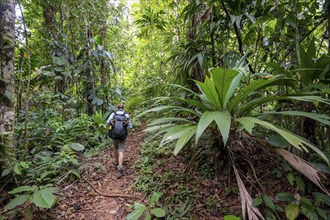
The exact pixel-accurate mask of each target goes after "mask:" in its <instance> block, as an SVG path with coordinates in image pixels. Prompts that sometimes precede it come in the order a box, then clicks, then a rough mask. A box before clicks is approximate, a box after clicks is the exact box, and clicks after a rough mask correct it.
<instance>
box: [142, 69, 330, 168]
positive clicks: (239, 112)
mask: <svg viewBox="0 0 330 220" xmlns="http://www.w3.org/2000/svg"><path fill="white" fill-rule="evenodd" d="M211 76H212V78H208V77H206V79H205V82H204V83H202V82H196V83H197V85H198V86H199V88H200V90H201V94H197V93H195V92H193V91H191V90H188V89H186V91H188V92H189V93H190V94H191V96H195V97H198V98H199V101H195V100H192V99H182V98H179V97H170V98H167V97H166V98H165V97H161V98H159V100H160V101H163V100H180V101H182V102H185V103H186V104H188V105H190V107H188V108H184V107H181V106H171V105H167V106H159V107H154V108H152V109H150V110H148V111H145V112H144V113H142V114H141V115H143V114H146V113H148V112H160V111H172V112H178V113H180V114H181V115H189V114H191V115H194V116H195V117H198V118H199V120H198V121H197V122H196V120H185V119H181V118H182V117H177V118H175V117H173V118H166V119H162V120H157V121H155V122H153V123H152V124H151V127H150V128H148V129H147V131H155V130H160V132H159V133H158V134H164V135H163V140H162V142H161V144H164V143H169V142H170V141H173V140H177V142H176V146H175V150H174V152H175V154H177V153H178V152H179V151H180V150H181V149H182V148H183V146H184V145H185V144H186V143H188V141H189V140H190V139H191V138H192V137H193V135H196V142H198V139H199V137H200V136H201V135H202V133H203V132H204V131H205V129H206V128H208V127H212V126H211V123H212V122H213V121H215V122H216V125H217V129H218V130H219V131H220V133H221V135H222V140H223V143H224V144H226V143H227V140H228V136H229V130H230V129H231V128H232V129H234V130H238V129H239V127H238V124H237V122H239V123H240V124H241V125H242V126H243V128H244V129H246V130H247V131H248V132H249V133H250V134H252V129H253V128H254V127H255V125H256V124H258V125H259V126H262V127H263V128H266V129H269V130H272V131H274V132H276V133H278V134H279V135H281V136H282V137H283V138H284V139H285V140H286V141H288V142H289V143H290V144H291V145H292V146H294V147H296V148H298V149H299V150H307V149H306V148H305V146H308V147H309V148H311V149H313V150H314V151H315V152H317V153H318V154H319V155H320V156H321V157H322V158H323V159H324V160H325V161H326V162H327V163H328V159H327V158H326V157H325V155H324V154H323V153H322V152H321V151H320V150H318V149H317V148H316V147H315V146H314V145H312V144H311V143H309V142H307V141H305V140H304V139H303V138H301V137H299V136H297V135H294V134H292V133H291V132H289V131H287V130H285V129H283V128H280V127H277V126H275V125H273V124H272V123H269V122H266V121H263V120H260V119H258V118H257V117H242V116H251V115H252V114H253V113H254V112H253V111H254V110H255V109H256V108H257V107H258V106H260V105H261V104H264V103H267V102H272V101H276V100H280V99H283V100H297V99H299V100H304V101H310V99H309V98H306V97H305V96H299V95H298V96H297V95H296V96H267V97H262V95H263V93H262V92H263V89H265V88H267V87H271V86H274V85H282V84H283V83H290V82H292V81H293V79H291V78H283V77H281V76H278V77H273V78H271V79H257V80H255V81H253V82H252V83H250V84H249V85H247V86H245V87H243V88H241V89H240V91H238V92H237V94H235V96H234V95H233V94H234V92H235V89H237V87H238V85H239V81H240V78H241V76H242V73H240V72H239V71H237V70H230V71H225V70H222V69H221V68H215V69H213V70H211ZM258 91H260V92H259V97H260V98H258V99H256V94H258ZM314 99H315V98H314ZM317 99H318V100H320V101H324V102H327V101H326V100H324V99H322V98H320V97H317ZM229 101H230V103H229ZM284 114H286V113H284ZM290 114H291V115H294V116H301V115H303V116H305V117H310V116H311V115H309V114H308V113H307V114H305V113H304V112H290ZM313 115H314V114H313ZM314 116H315V117H313V118H314V119H315V118H317V119H318V120H319V121H323V122H326V123H329V120H330V118H329V117H327V116H322V115H317V114H316V115H314ZM322 118H323V119H324V120H323V119H322ZM184 120H185V121H184ZM180 121H182V123H181V124H177V122H180ZM224 122H225V123H224ZM196 125H197V126H196Z"/></svg>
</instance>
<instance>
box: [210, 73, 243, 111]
mask: <svg viewBox="0 0 330 220" xmlns="http://www.w3.org/2000/svg"><path fill="white" fill-rule="evenodd" d="M211 74H212V79H213V81H214V83H215V86H216V90H217V92H218V96H219V98H220V101H221V107H222V110H224V109H226V106H227V104H228V102H229V99H230V98H231V97H232V95H233V93H234V91H235V89H236V87H237V86H238V84H239V82H240V80H241V77H242V74H240V72H238V71H237V70H234V69H230V70H224V69H222V68H214V69H212V70H211Z"/></svg>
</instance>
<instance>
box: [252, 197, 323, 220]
mask: <svg viewBox="0 0 330 220" xmlns="http://www.w3.org/2000/svg"><path fill="white" fill-rule="evenodd" d="M313 197H314V198H307V197H303V196H301V195H300V194H299V193H296V194H290V193H287V192H280V193H277V194H276V198H275V199H273V198H271V197H270V196H268V195H262V196H260V197H258V198H255V199H254V200H253V205H254V206H258V207H260V206H262V205H264V206H265V207H264V208H263V212H265V213H268V216H274V217H275V219H277V218H280V216H281V213H284V214H285V216H286V218H287V219H290V220H295V219H297V218H298V216H301V215H303V216H305V217H307V218H308V219H327V218H328V217H329V216H328V214H327V213H326V212H325V207H326V206H328V205H329V201H330V200H329V199H330V197H329V196H327V195H325V194H322V193H314V196H313ZM279 202H285V204H286V205H285V208H284V209H282V208H281V207H280V206H279V205H277V204H276V203H279ZM271 219H274V218H273V217H272V218H271Z"/></svg>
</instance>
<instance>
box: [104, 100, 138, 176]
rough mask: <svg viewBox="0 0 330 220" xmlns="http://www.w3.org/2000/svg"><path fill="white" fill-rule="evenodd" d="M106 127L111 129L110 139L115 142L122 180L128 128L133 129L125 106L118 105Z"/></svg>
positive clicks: (118, 169) (116, 160)
mask: <svg viewBox="0 0 330 220" xmlns="http://www.w3.org/2000/svg"><path fill="white" fill-rule="evenodd" d="M106 125H107V127H109V137H110V138H111V139H112V140H113V143H114V146H115V149H114V154H115V164H116V169H117V172H118V174H117V177H118V178H121V177H122V176H123V162H124V152H125V140H126V138H127V135H128V132H127V128H132V125H131V122H130V119H129V115H128V114H127V113H126V112H125V111H124V105H123V104H118V105H117V111H115V112H112V113H111V114H110V117H109V118H108V120H107V124H106Z"/></svg>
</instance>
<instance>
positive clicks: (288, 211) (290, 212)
mask: <svg viewBox="0 0 330 220" xmlns="http://www.w3.org/2000/svg"><path fill="white" fill-rule="evenodd" d="M285 215H286V217H287V218H288V220H295V219H296V218H297V217H298V215H299V206H297V205H296V204H294V203H290V204H289V205H288V206H287V207H285Z"/></svg>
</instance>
